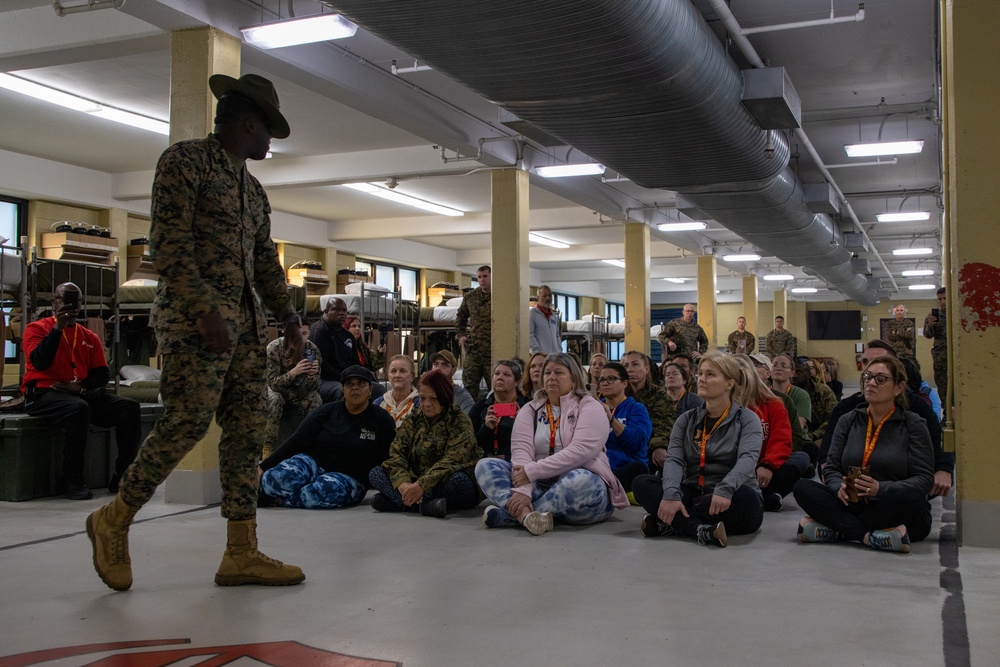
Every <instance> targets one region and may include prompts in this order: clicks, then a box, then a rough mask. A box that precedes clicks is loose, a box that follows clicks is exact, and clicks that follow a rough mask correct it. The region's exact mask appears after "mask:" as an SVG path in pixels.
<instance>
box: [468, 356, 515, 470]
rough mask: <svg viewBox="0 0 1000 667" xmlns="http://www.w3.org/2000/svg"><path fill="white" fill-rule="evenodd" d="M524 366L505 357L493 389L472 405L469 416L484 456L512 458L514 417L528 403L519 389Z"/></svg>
mask: <svg viewBox="0 0 1000 667" xmlns="http://www.w3.org/2000/svg"><path fill="white" fill-rule="evenodd" d="M520 381H521V366H520V365H519V364H518V363H517V362H514V361H512V360H510V359H501V360H500V361H498V362H497V365H496V366H494V367H493V378H492V381H491V384H490V386H491V391H490V393H488V394H487V395H486V396H484V397H483V398H481V399H479V401H478V402H477V403H476V404H475V405H474V406H473V407H472V410H470V411H469V419H471V420H472V429H473V430H474V431H475V432H476V441H477V442H478V443H479V448H480V449H482V450H483V456H485V457H492V458H498V459H503V460H504V461H510V432H511V431H512V430H513V428H514V417H515V415H517V411H518V410H519V409H520V408H521V406H522V405H524V404H525V403H527V402H528V399H526V398H525V397H524V396H521V395H520V394H519V393H518V391H517V388H518V384H519V383H520Z"/></svg>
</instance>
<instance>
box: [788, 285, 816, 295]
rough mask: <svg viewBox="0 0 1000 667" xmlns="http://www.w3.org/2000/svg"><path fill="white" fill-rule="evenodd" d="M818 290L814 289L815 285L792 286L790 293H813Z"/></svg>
mask: <svg viewBox="0 0 1000 667" xmlns="http://www.w3.org/2000/svg"><path fill="white" fill-rule="evenodd" d="M818 291H819V290H818V289H816V288H815V287H793V288H792V293H793V294H815V293H816V292H818Z"/></svg>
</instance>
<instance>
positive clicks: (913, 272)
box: [903, 269, 934, 278]
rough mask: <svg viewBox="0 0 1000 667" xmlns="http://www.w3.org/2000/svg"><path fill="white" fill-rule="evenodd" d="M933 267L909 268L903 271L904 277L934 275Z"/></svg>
mask: <svg viewBox="0 0 1000 667" xmlns="http://www.w3.org/2000/svg"><path fill="white" fill-rule="evenodd" d="M933 275H934V270H933V269H909V270H908V271H903V277H904V278H917V277H919V276H933Z"/></svg>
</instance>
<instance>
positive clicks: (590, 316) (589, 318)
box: [580, 313, 594, 322]
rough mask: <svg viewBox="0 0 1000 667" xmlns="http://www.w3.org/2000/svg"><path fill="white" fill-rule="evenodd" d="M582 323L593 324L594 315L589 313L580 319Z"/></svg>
mask: <svg viewBox="0 0 1000 667" xmlns="http://www.w3.org/2000/svg"><path fill="white" fill-rule="evenodd" d="M580 321H581V322H593V321H594V313H587V314H586V315H584V316H583V317H581V318H580Z"/></svg>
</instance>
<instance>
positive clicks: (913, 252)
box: [892, 248, 934, 257]
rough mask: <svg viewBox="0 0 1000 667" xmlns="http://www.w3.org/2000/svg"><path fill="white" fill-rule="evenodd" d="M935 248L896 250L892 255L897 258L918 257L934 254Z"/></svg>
mask: <svg viewBox="0 0 1000 667" xmlns="http://www.w3.org/2000/svg"><path fill="white" fill-rule="evenodd" d="M933 253H934V250H933V248H896V249H895V250H893V251H892V254H893V255H895V256H896V257H916V256H919V255H930V254H933Z"/></svg>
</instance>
